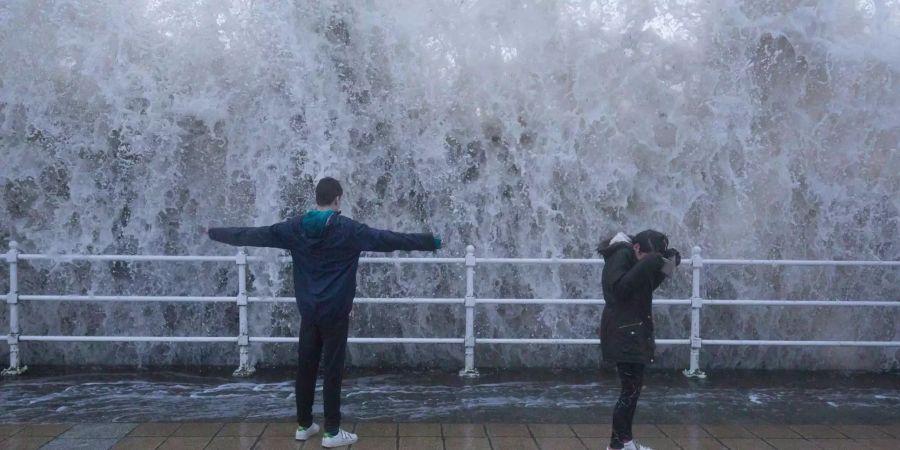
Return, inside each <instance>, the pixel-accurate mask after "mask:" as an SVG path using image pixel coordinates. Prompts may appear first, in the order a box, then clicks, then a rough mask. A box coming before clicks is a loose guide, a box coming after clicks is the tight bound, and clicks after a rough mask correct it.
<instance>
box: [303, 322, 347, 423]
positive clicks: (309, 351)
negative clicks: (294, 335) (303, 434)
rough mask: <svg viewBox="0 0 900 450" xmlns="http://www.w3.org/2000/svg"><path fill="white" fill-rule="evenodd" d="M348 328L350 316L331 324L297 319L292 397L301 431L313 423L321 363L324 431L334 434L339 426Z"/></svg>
mask: <svg viewBox="0 0 900 450" xmlns="http://www.w3.org/2000/svg"><path fill="white" fill-rule="evenodd" d="M349 325H350V317H349V316H347V317H344V318H342V319H336V320H332V321H328V320H325V321H314V320H313V319H309V320H307V319H306V317H302V318H301V319H300V349H299V350H298V368H297V384H296V385H295V391H294V395H295V397H296V398H297V423H298V424H299V425H300V426H301V427H308V426H310V425H312V423H313V416H312V407H313V400H314V399H315V396H316V375H317V373H318V372H319V360H320V359H321V360H322V366H323V367H322V372H323V378H324V380H323V381H324V382H323V389H322V397H323V400H324V403H325V431H326V432H328V433H332V434H336V433H337V432H338V429H339V428H340V426H341V382H342V381H343V380H344V357H345V356H346V354H347V331H348V329H349ZM323 351H324V353H325V355H324V358H323V357H322V353H323Z"/></svg>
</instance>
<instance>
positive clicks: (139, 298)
mask: <svg viewBox="0 0 900 450" xmlns="http://www.w3.org/2000/svg"><path fill="white" fill-rule="evenodd" d="M19 300H31V301H64V302H186V303H187V302H189V303H194V302H201V303H210V302H223V303H224V302H230V303H234V302H235V301H236V298H235V297H233V296H232V297H198V296H174V295H24V294H23V295H19Z"/></svg>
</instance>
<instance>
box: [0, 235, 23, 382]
mask: <svg viewBox="0 0 900 450" xmlns="http://www.w3.org/2000/svg"><path fill="white" fill-rule="evenodd" d="M6 262H7V263H8V264H9V293H8V294H7V295H6V304H7V305H9V337H8V338H7V342H8V343H9V368H7V369H5V370H3V372H2V374H3V375H4V376H13V375H21V374H23V373H25V371H26V370H28V366H21V367H20V365H19V364H20V362H19V334H20V330H19V243H18V242H16V241H10V242H9V253H7V254H6Z"/></svg>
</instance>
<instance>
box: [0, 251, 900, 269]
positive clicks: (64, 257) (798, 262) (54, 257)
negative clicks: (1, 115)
mask: <svg viewBox="0 0 900 450" xmlns="http://www.w3.org/2000/svg"><path fill="white" fill-rule="evenodd" d="M18 259H20V260H50V261H61V262H70V261H182V262H190V261H194V262H235V261H236V260H237V257H236V256H219V255H85V254H38V253H20V254H18ZM247 260H248V261H263V262H268V261H272V260H273V258H267V257H264V256H249V257H247ZM274 260H275V261H278V262H290V260H291V258H289V257H284V256H279V257H276V258H274ZM0 262H7V261H5V260H0ZM360 262H362V263H376V264H378V263H382V264H414V263H428V264H462V263H465V258H453V257H450V258H436V257H424V258H420V257H403V258H401V257H378V256H367V257H362V258H360ZM681 262H682V265H683V266H687V265H689V264H690V263H691V259H690V258H684V259H682V260H681ZM476 263H481V264H587V265H603V260H602V259H593V258H476ZM703 263H704V264H708V265H748V266H873V267H877V266H887V267H900V261H866V260H846V261H841V260H802V259H715V258H710V259H703Z"/></svg>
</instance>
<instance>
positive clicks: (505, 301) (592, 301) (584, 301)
mask: <svg viewBox="0 0 900 450" xmlns="http://www.w3.org/2000/svg"><path fill="white" fill-rule="evenodd" d="M475 303H476V304H479V303H482V304H486V305H605V304H606V301H604V300H603V299H596V298H562V299H552V298H476V299H475ZM653 304H654V305H690V304H691V301H690V300H676V299H657V300H653Z"/></svg>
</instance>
